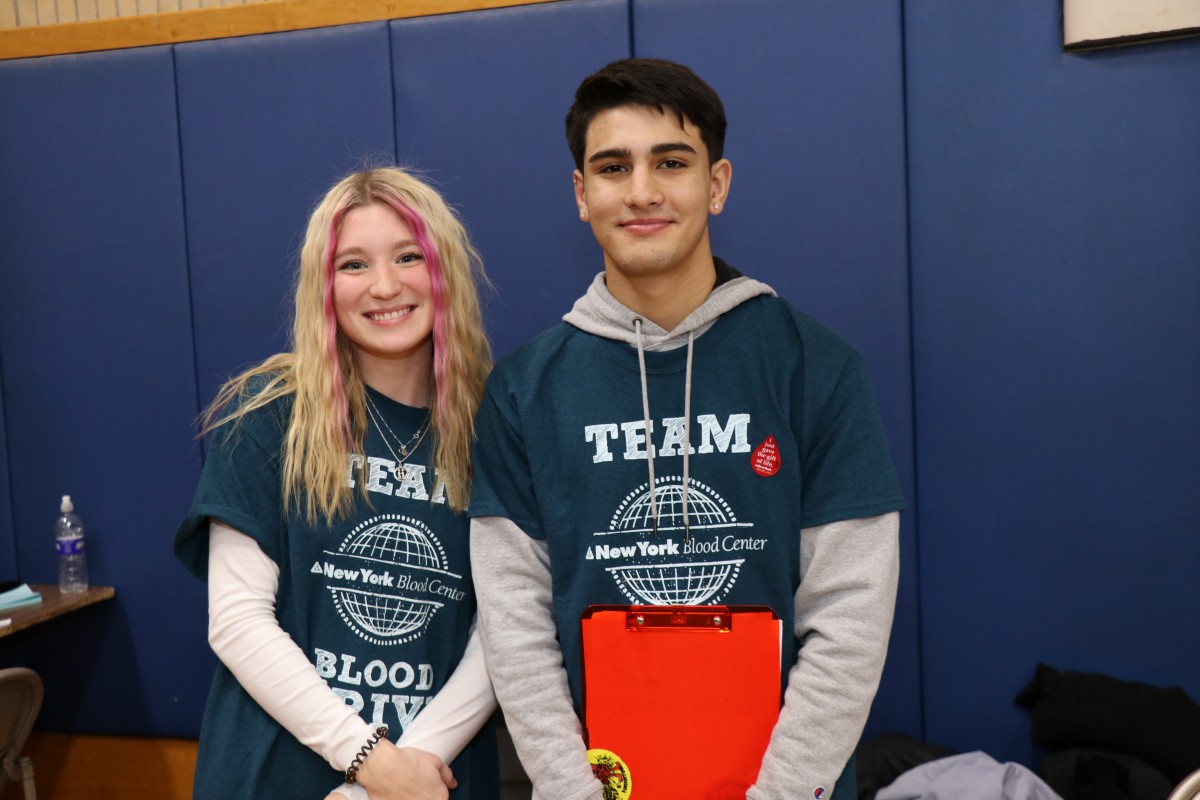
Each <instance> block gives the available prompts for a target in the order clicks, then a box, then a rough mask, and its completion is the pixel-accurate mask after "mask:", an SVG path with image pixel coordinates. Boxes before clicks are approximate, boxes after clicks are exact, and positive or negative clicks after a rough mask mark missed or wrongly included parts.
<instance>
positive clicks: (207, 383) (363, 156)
mask: <svg viewBox="0 0 1200 800" xmlns="http://www.w3.org/2000/svg"><path fill="white" fill-rule="evenodd" d="M176 60H177V63H178V83H179V120H180V127H181V130H182V132H183V133H182V138H183V174H184V189H185V197H186V207H187V219H188V262H189V264H190V266H191V286H192V305H193V309H194V312H195V316H196V328H195V332H196V368H197V374H198V383H199V390H200V396H199V405H200V407H204V406H205V405H207V404H208V402H209V401H210V400H211V399H212V397H213V395H214V394H215V393H216V390H217V389H218V388H219V387H220V385H221V384H222V383H223V382H224V381H225V380H226V379H227V378H228V377H230V375H231V374H233V373H235V372H238V371H240V370H241V369H242V368H244V367H246V366H248V365H250V364H251V363H254V362H256V361H260V360H262V359H263V358H265V357H267V356H269V355H271V354H273V353H278V352H280V351H282V350H284V349H286V348H287V342H288V336H289V334H290V332H291V319H290V316H289V315H290V309H291V294H292V291H291V287H292V275H293V273H294V271H295V268H296V264H297V263H298V257H299V252H300V245H301V244H302V242H303V239H304V228H305V226H306V224H307V222H308V216H309V212H311V211H312V209H313V206H315V205H316V203H317V202H318V201H319V200H320V198H321V196H322V195H323V194H324V193H325V191H326V190H327V189H328V188H329V187H330V186H331V185H332V184H333V183H334V181H336V180H337V179H338V178H340V177H341V176H342V175H344V174H345V173H347V172H350V171H352V170H355V169H361V168H362V167H363V165H364V164H368V163H376V162H382V163H390V162H392V161H394V160H395V153H394V151H393V144H392V143H393V130H392V98H391V68H390V65H389V45H388V39H387V23H383V22H379V23H368V24H364V25H348V26H342V27H335V28H324V29H321V30H315V31H298V32H294V33H283V34H272V35H267V36H249V37H243V38H235V39H221V40H215V41H210V42H194V43H190V44H184V45H178V46H177V47H176Z"/></svg>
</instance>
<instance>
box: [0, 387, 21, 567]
mask: <svg viewBox="0 0 1200 800" xmlns="http://www.w3.org/2000/svg"><path fill="white" fill-rule="evenodd" d="M5 428H6V423H5V414H4V367H3V366H2V365H0V581H7V580H16V579H18V573H17V537H16V530H15V529H14V528H13V518H12V489H11V488H10V484H9V478H8V436H7V435H6V434H5V432H4V431H5Z"/></svg>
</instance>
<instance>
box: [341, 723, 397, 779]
mask: <svg viewBox="0 0 1200 800" xmlns="http://www.w3.org/2000/svg"><path fill="white" fill-rule="evenodd" d="M387 735H388V726H387V725H380V726H379V727H378V728H376V729H375V732H374V733H372V734H371V738H370V739H369V740H368V741H367V743H366V744H365V745H363V746H362V748H361V749H360V750H359V751H358V755H356V756H355V757H354V760H353V761H351V762H350V766H348V767H346V783H358V768H359V767H361V766H362V763H363V760H364V759H365V758H366V757H367V755H368V754H369V753H370V752H371V750H373V749H374V748H375V745H376V744H378V743H379V740H380V739H386V738H387Z"/></svg>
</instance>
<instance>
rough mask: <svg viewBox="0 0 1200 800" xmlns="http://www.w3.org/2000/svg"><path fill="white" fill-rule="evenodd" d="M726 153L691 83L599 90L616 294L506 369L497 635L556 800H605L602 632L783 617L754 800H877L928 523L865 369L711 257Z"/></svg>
mask: <svg viewBox="0 0 1200 800" xmlns="http://www.w3.org/2000/svg"><path fill="white" fill-rule="evenodd" d="M724 134H725V117H724V111H723V108H722V104H721V101H720V99H719V97H717V95H716V93H715V92H713V91H712V89H711V88H709V87H708V85H707V84H705V83H704V82H703V81H702V80H700V79H699V78H698V77H697V76H696V75H695V74H694V73H692V72H691V70H689V69H687V68H686V67H683V66H680V65H678V64H673V63H670V62H665V61H658V60H652V59H627V60H625V61H619V62H615V63H613V64H610V65H609V66H607V67H605V68H604V69H602V70H600V71H599V72H597V73H596V74H594V75H592V76H590V77H588V78H587V79H585V80H584V81H583V83H582V84H581V85H580V87H579V90H578V91H577V93H576V99H575V104H574V106H572V108H571V111H570V113H569V114H568V116H567V139H568V142H569V144H570V146H571V151H572V155H573V156H574V158H575V164H576V171H575V173H574V182H575V198H576V202H577V204H578V206H579V215H580V218H581V219H583V220H586V221H587V222H588V223H589V224H590V225H591V227H592V232H593V233H594V235H595V236H596V240H597V241H598V242H599V244H600V247H601V249H602V250H603V251H604V272H603V273H601V274H600V275H598V276H597V277H596V279H595V281H594V282H593V283H592V285H591V287H590V288H589V289H588V291H587V293H586V294H585V295H584V296H583V297H582V298H580V300H579V301H577V302H576V304H575V307H574V308H573V309H572V310H571V311H570V313H568V314H567V315H566V316H565V317H564V323H563V324H561V325H558V326H557V327H555V328H553V329H551V330H549V331H547V332H546V333H543V334H542V335H540V336H538V337H536V338H535V339H533V340H532V341H530V342H529V343H527V344H526V345H524V346H523V347H522V348H520V349H518V350H517V351H516V352H514V353H513V354H511V355H510V356H509V357H508V358H506V359H504V361H502V362H501V363H500V364H499V365H498V366H497V368H496V370H495V372H493V374H492V376H491V379H490V380H489V382H488V391H487V394H486V396H485V398H484V401H483V406H482V407H481V409H480V413H479V417H478V419H477V424H476V428H477V433H478V446H477V447H476V450H475V470H476V473H475V474H476V477H475V489H474V491H473V494H472V499H471V515H472V516H473V517H474V518H475V519H474V521H473V523H472V534H471V539H472V567H473V571H474V577H475V582H476V587H477V591H478V594H479V607H480V615H479V619H480V625H481V628H482V631H483V640H484V643H485V650H486V653H487V657H488V661H489V670H490V672H491V674H492V678H493V682H494V684H495V687H496V693H497V696H498V697H499V699H500V702H501V704H502V706H503V707H504V710H505V715H506V717H507V720H508V725H509V730H510V731H511V733H512V736H513V740H514V742H515V744H516V746H517V750H518V753H519V754H520V756H521V760H522V762H523V763H524V765H525V768H526V771H527V772H528V773H529V775H530V778H531V779H532V781H533V785H534V793H535V797H538V798H541V800H581V799H582V798H588V799H589V800H600V798H601V797H602V795H601V786H600V784H599V783H598V782H597V781H596V780H595V778H594V777H593V776H592V773H591V770H590V768H589V765H588V761H587V758H586V747H585V745H584V742H583V740H582V737H581V727H580V722H579V716H578V712H579V710H580V674H579V673H580V669H579V653H580V642H579V636H580V632H579V622H580V615H581V613H582V611H583V610H584V608H586V607H587V606H588V605H590V604H623V603H643V604H644V603H652V604H654V603H680V604H709V603H722V604H742V603H745V604H765V605H769V606H771V607H772V608H773V609H774V610H775V611H776V612H777V613H778V614H779V615H780V616H781V617H782V618H783V620H784V643H783V644H784V655H785V660H786V661H787V662H788V663H786V664H785V665H784V668H785V670H786V690H785V695H784V706H783V709H782V711H781V713H780V717H779V721H778V723H777V724H776V726H775V729H774V731H773V733H772V737H771V744H770V746H769V747H768V749H767V753H766V755H765V756H764V758H763V764H762V768H761V771H760V773H759V776H758V780H757V782H756V783H755V784H754V786H752V787H751V788H750V789H749V791H748V792H747V793H746V796H747V797H748V798H751V800H766V799H767V798H778V799H779V800H783V798H788V799H789V800H791V799H793V798H808V797H813V798H821V797H831V796H832V797H833V798H836V800H843V798H845V800H853V798H854V795H855V790H854V776H853V761H852V760H851V759H852V754H853V750H854V747H855V745H856V743H857V741H858V738H859V736H860V734H861V732H862V727H863V724H864V722H865V720H866V716H867V712H868V710H869V708H870V704H871V700H872V698H873V697H874V694H875V690H876V688H877V686H878V681H879V675H880V671H881V670H882V667H883V661H884V655H885V652H886V647H887V639H888V632H889V630H890V628H891V621H892V612H893V608H894V603H895V590H896V579H897V572H898V545H897V531H898V511H899V509H900V508H901V507H902V506H903V504H904V501H903V498H902V496H901V492H900V488H899V485H898V481H897V480H896V476H895V473H894V470H893V468H892V464H891V460H890V457H889V455H888V452H887V445H886V443H885V440H884V435H883V432H882V429H881V425H880V422H879V418H878V413H877V411H876V408H875V403H874V399H873V397H872V394H871V390H870V386H869V383H868V379H867V372H866V367H865V365H864V364H863V361H862V358H861V357H860V356H859V354H858V352H857V351H856V350H855V349H854V348H853V347H852V346H850V345H849V344H847V343H846V342H845V341H844V340H843V339H841V338H840V337H838V336H837V335H836V334H835V333H833V332H832V331H830V330H828V329H827V328H825V327H823V326H822V325H820V324H819V323H817V322H815V321H814V320H812V319H810V318H808V317H806V316H805V315H803V314H801V313H799V312H797V311H795V310H794V309H792V308H791V307H790V306H789V305H788V304H787V303H786V302H784V301H783V300H781V299H779V298H777V297H776V296H775V293H774V291H772V290H771V289H770V288H769V287H767V286H765V285H764V284H762V283H759V282H757V281H754V280H752V279H750V278H747V277H744V276H742V275H741V274H740V273H738V272H737V271H736V270H734V269H733V268H732V267H730V266H729V265H727V264H725V263H724V262H723V261H721V260H720V259H714V257H713V255H712V251H711V248H710V245H709V235H708V218H709V216H710V215H716V214H719V213H720V212H721V211H722V209H723V208H724V204H725V201H726V198H727V196H728V194H729V186H730V180H731V175H732V169H731V166H730V163H729V161H727V160H725V159H724V158H722V148H723V142H724ZM684 487H687V489H686V491H685V490H684ZM647 542H650V543H654V544H655V545H656V546H655V547H653V548H651V547H641V546H639V545H640V544H644V543H647ZM601 556H602V557H601ZM730 679H731V680H736V679H737V676H730ZM697 702H703V698H698V701H697ZM634 713H636V712H634ZM839 776H840V777H839ZM634 782H635V784H636V776H634ZM835 785H836V787H835ZM650 800H657V798H650Z"/></svg>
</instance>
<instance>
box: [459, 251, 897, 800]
mask: <svg viewBox="0 0 1200 800" xmlns="http://www.w3.org/2000/svg"><path fill="white" fill-rule="evenodd" d="M718 276H719V277H718V284H717V286H716V287H715V288H714V290H713V291H712V293H711V294H710V295H709V296H708V298H707V299H706V301H705V302H704V303H703V304H701V306H700V307H698V308H697V309H696V310H695V311H693V312H692V313H691V314H689V315H688V316H687V317H686V318H685V319H684V320H683V321H682V322H681V323H680V324H679V325H678V326H677V327H676V328H675V329H674V330H672V331H665V330H663V329H662V328H661V327H659V326H657V325H655V324H654V323H653V322H651V321H650V320H646V319H643V318H641V317H639V316H638V315H637V314H636V313H634V312H633V311H631V310H630V309H628V308H627V307H625V306H624V305H622V304H621V303H620V302H619V301H617V299H616V298H615V297H613V296H612V294H611V293H610V292H609V291H608V288H607V285H606V283H605V281H604V276H603V274H600V275H598V276H597V277H596V279H595V280H594V281H593V282H592V284H591V286H590V287H589V289H588V291H587V293H586V294H585V295H584V296H583V297H582V298H580V299H579V300H578V301H577V302H576V304H575V306H574V308H572V309H571V311H570V312H569V313H568V314H567V315H566V316H565V317H564V320H565V321H566V322H567V323H568V324H570V325H572V326H574V327H576V328H578V329H580V330H582V331H584V332H587V333H590V334H593V335H595V336H599V337H602V338H605V339H609V340H614V341H619V342H624V343H626V344H628V345H630V346H631V347H634V348H637V349H638V351H639V356H640V354H641V352H642V351H655V350H671V349H675V348H678V347H685V346H686V347H688V348H689V351H690V348H691V347H692V345H693V344H694V342H695V340H696V339H697V338H699V337H700V336H702V335H704V333H705V332H706V331H708V330H709V328H710V327H711V326H712V325H713V324H714V323H715V322H716V320H717V319H719V318H720V317H721V315H723V314H725V313H726V312H728V311H729V310H731V309H733V308H735V307H737V306H739V305H741V304H742V303H745V302H746V301H748V300H750V299H752V298H754V297H758V296H760V295H774V291H773V290H772V289H771V288H770V287H768V286H766V285H765V284H762V283H760V282H758V281H755V280H752V279H750V278H746V277H744V276H741V275H739V274H737V273H736V272H734V271H733V270H731V269H729V268H728V267H726V266H725V265H724V264H722V263H720V262H718ZM641 372H642V388H643V410H644V413H645V416H646V418H647V428H649V424H648V421H649V418H650V410H649V408H648V407H647V406H648V403H647V402H646V392H645V381H646V378H645V368H644V363H643V364H642V370H641ZM690 373H691V369H690V352H689V366H688V370H687V375H688V376H689V383H690ZM685 397H686V398H688V399H687V400H685V404H687V403H690V386H689V387H688V388H687V389H686V390H685ZM684 417H685V418H690V410H689V409H687V408H685V411H684ZM688 451H689V447H688V446H687V444H686V442H685V444H684V446H683V448H682V452H683V453H684V454H685V466H684V473H685V479H684V482H685V484H686V473H687V466H686V454H687V453H688ZM647 469H648V471H649V472H650V481H649V483H650V485H651V486H653V485H654V479H653V469H654V465H653V458H647ZM685 514H686V511H685ZM898 520H899V515H898V513H897V512H891V513H887V514H883V515H881V516H877V517H869V518H861V519H851V520H844V521H838V522H832V523H829V524H826V525H818V526H814V527H810V528H805V529H804V530H803V531H797V535H798V536H800V562H801V563H800V567H799V568H800V575H801V582H800V586H799V588H798V589H797V591H796V593H795V617H794V620H795V628H796V637H797V640H798V641H800V642H802V643H803V647H802V649H801V651H800V655H799V658H798V660H797V662H796V664H795V665H794V666H793V667H792V669H791V671H790V672H789V674H788V684H787V689H786V691H785V697H784V707H783V709H782V711H781V713H780V718H779V722H778V723H777V725H776V727H775V730H774V732H773V733H772V737H771V744H770V746H769V747H768V750H767V753H766V755H765V756H764V759H763V765H762V769H761V772H760V774H759V777H758V780H757V782H756V783H755V785H754V786H753V787H751V788H750V790H749V791H748V792H747V798H749V800H768V799H769V798H770V799H775V798H777V799H778V800H783V799H784V798H788V799H789V800H791V799H793V798H798V797H799V798H807V797H825V798H829V797H830V796H831V795H832V793H833V790H834V785H835V783H836V782H837V780H838V778H839V776H840V775H841V774H842V772H843V769H844V768H845V766H846V764H847V761H848V760H849V759H850V757H851V755H852V754H853V751H854V748H855V746H856V745H857V743H858V739H859V737H860V735H861V733H862V728H863V725H864V724H865V721H866V717H867V713H868V711H869V709H870V705H871V701H872V699H873V697H874V694H875V691H876V689H877V687H878V682H879V677H880V673H881V671H882V667H883V662H884V657H885V655H886V650H887V641H888V634H889V632H890V629H891V623H892V615H893V610H894V603H895V593H896V584H897V578H898V561H899V557H898V552H899V548H898V528H899V522H898ZM471 555H472V569H473V572H474V580H475V585H476V591H477V594H478V601H479V624H480V630H481V632H482V635H483V641H484V646H485V652H486V654H487V658H488V667H489V672H490V674H491V676H492V681H493V684H494V686H495V689H496V694H497V697H498V698H499V700H500V703H501V705H502V707H503V708H504V709H505V716H506V720H507V723H508V728H509V731H510V733H511V735H512V737H513V741H514V744H515V745H516V748H517V752H518V754H519V755H520V757H521V761H522V763H523V765H524V767H525V770H526V772H527V774H528V775H529V776H530V778H531V780H532V782H533V786H534V798H535V799H536V800H583V799H584V798H587V800H602V794H601V787H600V784H599V783H598V782H597V781H596V780H595V778H594V777H593V776H592V773H591V769H590V767H589V766H588V762H587V758H586V746H585V744H584V742H583V738H582V728H581V725H580V721H579V719H578V717H577V715H576V713H575V710H574V706H573V704H572V699H571V694H570V690H569V687H568V681H567V677H566V672H565V669H564V666H563V658H562V653H561V651H560V646H559V642H558V638H557V630H556V626H555V620H554V611H553V599H554V589H553V582H552V578H551V575H552V564H551V560H550V555H549V550H548V547H547V542H546V541H545V540H542V539H535V538H532V537H531V536H528V535H526V533H525V532H524V531H522V530H521V529H520V528H519V527H518V526H517V525H516V524H515V523H513V522H512V521H511V520H509V519H506V518H504V517H498V516H484V517H478V518H476V519H474V520H473V521H472V532H471Z"/></svg>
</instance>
